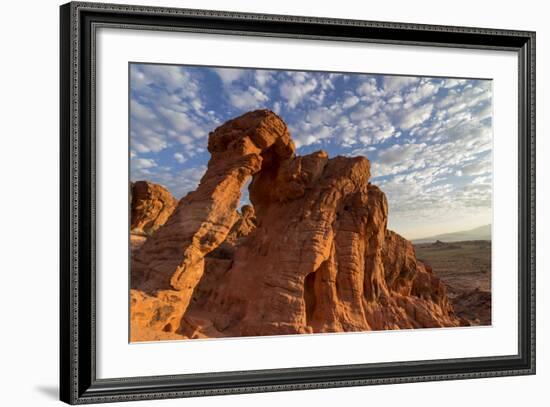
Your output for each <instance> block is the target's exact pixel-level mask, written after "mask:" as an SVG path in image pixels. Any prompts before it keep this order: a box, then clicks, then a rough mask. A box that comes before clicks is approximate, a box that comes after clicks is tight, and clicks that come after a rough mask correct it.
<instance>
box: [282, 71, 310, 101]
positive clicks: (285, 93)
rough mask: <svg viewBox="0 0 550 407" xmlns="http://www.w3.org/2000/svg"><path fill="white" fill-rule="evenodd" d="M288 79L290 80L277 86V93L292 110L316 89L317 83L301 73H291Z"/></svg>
mask: <svg viewBox="0 0 550 407" xmlns="http://www.w3.org/2000/svg"><path fill="white" fill-rule="evenodd" d="M290 78H291V79H290V80H287V81H285V82H283V83H282V84H280V85H279V92H280V94H281V96H282V97H283V98H284V99H286V101H287V102H288V106H289V107H290V108H291V109H294V108H295V107H296V106H297V105H298V104H299V103H300V102H301V101H302V100H303V99H304V98H305V97H306V96H307V95H309V94H310V93H311V92H313V91H314V90H315V89H316V88H317V85H318V82H317V80H316V79H315V78H314V77H312V76H310V75H308V74H306V73H303V72H297V73H293V74H291V75H290Z"/></svg>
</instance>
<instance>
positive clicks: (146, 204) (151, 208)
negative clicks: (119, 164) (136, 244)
mask: <svg viewBox="0 0 550 407" xmlns="http://www.w3.org/2000/svg"><path fill="white" fill-rule="evenodd" d="M130 192H131V221H130V230H131V232H132V233H133V234H136V235H146V236H147V235H151V234H152V233H153V232H155V231H156V230H157V229H158V228H159V227H161V226H162V225H164V224H165V223H166V221H167V220H168V218H169V217H170V215H172V212H174V209H176V205H177V204H178V201H177V200H176V199H175V198H174V197H173V196H172V194H171V193H170V192H169V191H168V190H167V189H166V188H164V187H163V186H162V185H158V184H153V183H152V182H147V181H137V182H133V183H131V184H130Z"/></svg>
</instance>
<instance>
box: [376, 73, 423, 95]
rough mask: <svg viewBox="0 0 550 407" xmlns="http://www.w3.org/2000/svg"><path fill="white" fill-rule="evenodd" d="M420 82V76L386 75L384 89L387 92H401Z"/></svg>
mask: <svg viewBox="0 0 550 407" xmlns="http://www.w3.org/2000/svg"><path fill="white" fill-rule="evenodd" d="M418 82H419V78H418V77H411V76H384V91H385V92H386V93H391V92H401V91H403V90H404V89H406V88H408V87H410V86H412V85H415V84H417V83H418Z"/></svg>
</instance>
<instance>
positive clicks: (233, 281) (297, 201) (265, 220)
mask: <svg viewBox="0 0 550 407" xmlns="http://www.w3.org/2000/svg"><path fill="white" fill-rule="evenodd" d="M209 151H210V153H211V154H212V157H211V160H210V162H209V165H208V169H207V171H206V173H205V175H204V177H203V179H202V180H201V183H200V185H199V187H198V188H197V190H196V191H194V192H191V193H190V194H188V195H187V196H186V197H185V198H183V199H182V200H181V201H180V202H179V205H178V208H177V209H176V211H175V212H174V214H173V215H172V216H171V217H170V219H169V220H168V221H167V222H166V224H165V225H164V226H162V227H161V228H160V229H159V230H158V231H157V232H156V233H155V234H154V235H153V236H152V237H151V238H149V239H148V240H147V241H146V243H145V244H144V245H143V246H142V247H141V249H140V250H139V251H138V252H137V253H136V255H135V256H134V258H133V261H132V287H133V289H134V290H135V291H136V292H135V293H132V295H133V297H132V298H136V301H135V305H132V306H133V307H135V309H136V310H137V309H138V308H139V307H138V306H139V304H140V303H147V304H151V309H153V308H154V307H157V308H158V309H160V308H162V309H163V310H165V311H166V310H169V311H170V312H166V313H165V314H163V317H162V318H160V320H162V322H158V323H157V319H155V322H154V323H153V322H151V324H149V325H147V315H149V314H150V313H149V314H148V313H146V312H142V315H144V316H143V317H142V318H141V319H140V321H142V322H140V324H139V326H138V325H137V324H136V329H138V330H141V332H148V330H152V331H154V332H156V331H157V330H158V328H159V327H160V326H161V325H162V326H163V327H162V329H163V330H164V331H163V332H165V333H170V334H171V335H172V334H174V335H182V336H184V337H191V338H200V337H214V336H247V335H272V334H291V333H313V332H342V331H364V330H380V329H399V328H421V327H443V326H458V325H460V324H462V323H464V321H461V320H459V319H458V318H456V317H455V315H454V313H453V310H452V306H451V305H450V304H449V302H448V299H447V297H446V292H445V286H444V284H443V283H442V282H441V281H440V280H439V279H438V278H437V276H436V275H435V274H434V273H433V272H432V270H431V269H429V268H428V267H426V266H425V265H423V264H422V263H421V262H419V261H418V260H416V257H415V254H414V248H413V246H412V245H411V244H410V242H408V241H407V240H405V239H404V238H402V237H400V236H399V235H397V234H396V233H394V232H390V231H388V230H387V217H388V205H387V201H386V197H385V195H384V193H383V192H382V191H381V190H380V189H379V188H378V187H376V186H374V185H371V184H370V183H369V178H370V163H369V161H368V160H367V159H366V158H365V157H353V158H351V157H335V158H332V159H329V158H328V156H327V154H326V153H325V152H323V151H319V152H316V153H313V154H309V155H306V156H298V157H297V156H295V155H294V145H293V143H292V141H291V139H290V135H289V133H288V131H287V128H286V125H285V124H284V123H283V121H282V120H281V119H280V118H279V117H278V116H276V115H275V114H274V113H272V112H270V111H266V110H261V111H255V112H251V113H247V114H245V115H243V116H241V117H239V118H237V119H234V120H231V121H229V122H227V123H226V124H224V125H223V126H221V127H219V128H218V129H216V130H215V131H214V132H213V133H211V134H210V138H209ZM250 177H252V182H251V184H250V187H249V196H250V201H251V202H252V205H253V209H252V208H246V209H243V210H242V215H241V216H240V218H238V216H237V215H236V214H237V212H236V207H237V204H238V202H239V199H240V190H241V188H242V187H243V185H244V184H245V182H246V181H247V179H248V178H250ZM254 212H255V216H253V214H254ZM220 249H223V250H220ZM167 295H173V296H174V301H175V298H176V297H178V300H177V304H178V305H177V307H176V306H174V304H166V303H162V301H165V302H166V300H165V297H166V296H167ZM161 297H162V298H161ZM170 298H172V297H170ZM168 305H170V306H171V308H170V307H168ZM141 308H143V307H141ZM132 312H133V310H132ZM160 320H159V321H160ZM178 320H180V324H179V325H178V324H177V321H178ZM143 321H144V322H143ZM155 324H156V325H155ZM153 325H154V327H153ZM140 327H143V329H141V328H140ZM132 329H134V326H132ZM144 335H145V336H147V335H148V334H147V333H145V334H143V335H138V336H140V337H141V336H144Z"/></svg>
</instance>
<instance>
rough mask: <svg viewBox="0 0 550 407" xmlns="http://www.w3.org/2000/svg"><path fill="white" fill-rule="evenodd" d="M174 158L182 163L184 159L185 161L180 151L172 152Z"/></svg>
mask: <svg viewBox="0 0 550 407" xmlns="http://www.w3.org/2000/svg"><path fill="white" fill-rule="evenodd" d="M174 158H175V159H176V161H177V162H178V163H180V164H183V163H184V162H185V161H187V160H186V158H185V157H184V156H183V154H182V153H174Z"/></svg>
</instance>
